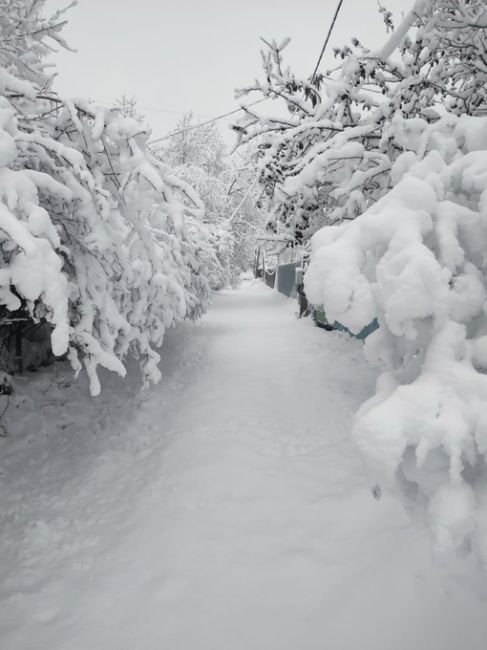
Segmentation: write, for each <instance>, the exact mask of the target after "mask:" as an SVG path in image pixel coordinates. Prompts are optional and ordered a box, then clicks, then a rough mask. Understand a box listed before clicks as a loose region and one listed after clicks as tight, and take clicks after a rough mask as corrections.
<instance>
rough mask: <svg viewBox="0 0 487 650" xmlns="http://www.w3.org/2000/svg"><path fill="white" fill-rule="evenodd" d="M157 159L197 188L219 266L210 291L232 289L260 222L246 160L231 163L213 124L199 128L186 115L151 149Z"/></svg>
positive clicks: (249, 255)
mask: <svg viewBox="0 0 487 650" xmlns="http://www.w3.org/2000/svg"><path fill="white" fill-rule="evenodd" d="M156 155H157V157H158V158H159V159H160V160H164V161H168V162H169V163H170V164H171V165H172V166H173V167H174V171H175V173H176V174H177V175H178V176H179V177H180V178H182V179H184V180H185V181H186V182H187V183H189V184H190V185H191V186H192V187H194V188H195V189H196V191H197V192H198V195H199V196H200V198H201V201H202V203H203V205H204V207H205V223H206V224H207V225H208V226H209V228H210V232H211V234H210V239H211V243H212V246H213V248H214V251H215V253H216V257H217V259H218V261H219V268H215V269H214V271H213V273H212V274H211V286H212V287H213V288H214V289H220V288H223V287H224V286H235V285H237V284H238V281H239V277H240V275H241V273H242V271H244V270H246V269H247V268H249V266H250V263H251V259H252V256H253V250H254V245H255V237H256V233H257V232H258V229H259V228H258V223H259V221H260V220H261V219H260V210H259V209H258V208H257V207H256V205H255V203H256V195H255V193H253V192H251V187H250V186H251V184H252V183H253V179H252V177H251V174H249V173H248V171H249V168H251V167H252V164H251V161H250V160H249V159H248V158H245V156H244V160H243V161H242V159H241V158H239V160H238V161H237V160H233V159H232V158H231V157H230V156H229V155H228V153H227V151H226V148H225V145H224V143H223V139H222V136H221V134H220V132H219V130H218V128H217V126H216V125H215V123H211V124H204V125H203V126H201V127H199V125H198V123H197V122H195V120H194V116H193V115H192V114H191V113H190V114H188V115H185V116H184V117H183V118H182V119H181V120H180V121H179V122H178V124H177V125H176V127H175V129H174V131H173V132H172V133H171V134H170V137H169V138H168V139H167V140H166V141H164V143H163V144H162V146H159V147H157V148H156ZM241 163H242V164H241ZM237 165H240V166H237ZM249 189H250V191H249Z"/></svg>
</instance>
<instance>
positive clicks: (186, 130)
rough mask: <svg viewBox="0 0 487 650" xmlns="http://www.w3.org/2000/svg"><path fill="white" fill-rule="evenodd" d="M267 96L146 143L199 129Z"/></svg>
mask: <svg viewBox="0 0 487 650" xmlns="http://www.w3.org/2000/svg"><path fill="white" fill-rule="evenodd" d="M267 99H268V98H267V97H264V98H263V99H258V100H257V101H256V102H252V103H251V104H248V105H247V106H241V107H240V108H236V109H235V110H233V111H229V112H228V113H223V114H222V115H217V116H216V117H213V118H211V120H206V122H200V123H199V124H195V125H194V126H190V127H188V128H187V129H181V131H175V132H174V133H168V134H167V135H163V136H162V138H156V139H155V140H151V141H150V142H148V143H147V144H149V145H151V144H157V143H158V142H162V141H163V140H167V139H168V138H173V137H174V136H176V135H181V134H182V133H188V132H189V131H194V130H195V129H200V128H201V127H202V126H207V125H208V124H213V123H214V122H218V120H222V119H223V118H224V117H228V116H229V115H235V113H239V112H240V111H245V109H246V108H249V107H250V106H255V105H256V104H261V103H262V102H265V101H267Z"/></svg>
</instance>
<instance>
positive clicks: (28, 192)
mask: <svg viewBox="0 0 487 650" xmlns="http://www.w3.org/2000/svg"><path fill="white" fill-rule="evenodd" d="M43 4H44V3H43V2H42V1H41V0H34V1H32V0H17V1H15V2H3V3H2V12H1V23H0V27H1V35H2V38H1V40H0V64H1V68H0V81H1V83H0V257H1V266H2V269H1V272H0V299H1V302H2V304H3V305H5V307H6V309H8V310H10V311H15V310H18V309H23V310H24V311H26V312H28V313H29V314H30V315H31V317H32V318H33V319H34V320H39V319H45V320H46V321H48V322H49V323H50V324H51V326H52V335H51V341H52V349H53V352H54V354H55V355H58V356H59V355H63V354H66V353H67V355H68V357H69V359H70V361H71V363H72V365H73V367H74V368H76V369H77V370H79V369H80V368H81V367H82V365H84V367H85V368H86V371H87V372H88V375H89V377H90V385H91V390H92V392H93V394H97V393H98V392H99V390H100V386H99V381H98V377H97V367H98V366H100V365H102V366H104V367H106V368H108V369H110V370H114V371H116V372H118V373H119V374H121V375H124V374H125V368H124V365H123V360H124V358H125V356H126V355H127V354H135V355H136V356H138V357H139V358H140V365H141V369H142V373H143V378H144V383H145V384H147V383H148V382H150V381H157V379H158V378H159V375H160V373H159V370H158V369H157V362H158V360H159V356H158V354H157V352H156V348H157V347H158V346H159V345H160V344H161V342H162V338H163V335H164V332H165V330H166V328H167V327H169V326H170V325H172V324H173V323H174V322H175V321H176V320H178V319H181V318H184V317H188V316H189V317H195V316H197V315H199V314H200V313H201V311H202V310H204V308H205V306H206V305H207V304H208V302H209V300H210V297H211V287H210V280H209V278H208V275H209V272H208V269H209V268H210V267H211V266H212V265H214V264H215V263H216V262H215V255H214V252H213V249H212V247H211V243H210V233H209V232H208V228H207V226H205V224H204V223H203V217H204V209H203V205H202V203H201V200H200V199H199V197H198V196H197V194H196V192H194V190H193V189H192V188H191V187H190V186H189V185H188V184H187V183H185V182H184V181H183V180H181V179H179V178H178V177H177V176H176V175H174V173H173V172H172V170H171V169H170V168H169V166H168V165H165V164H163V163H162V162H160V161H158V160H157V159H156V158H154V157H153V156H152V155H151V154H150V153H149V151H148V149H147V146H146V142H147V139H148V136H149V133H148V131H147V129H146V128H145V127H144V126H143V125H141V123H140V122H139V121H137V120H135V119H131V118H128V117H123V116H122V115H121V114H120V110H119V109H117V108H116V107H115V108H110V109H106V108H102V107H99V106H96V105H95V104H93V103H91V102H88V101H83V100H76V101H72V100H66V99H62V98H60V97H59V96H57V95H56V93H55V92H54V91H53V89H52V76H49V74H48V71H49V70H50V68H46V66H45V64H44V62H43V57H44V55H45V54H46V53H47V52H48V51H50V47H49V45H48V43H49V41H51V42H54V43H55V44H58V45H64V42H63V40H62V38H61V36H60V33H59V32H60V30H61V28H62V26H63V24H64V22H63V20H61V17H62V15H63V13H62V12H57V13H56V14H54V16H53V17H52V18H50V19H45V18H43V16H42V9H43Z"/></svg>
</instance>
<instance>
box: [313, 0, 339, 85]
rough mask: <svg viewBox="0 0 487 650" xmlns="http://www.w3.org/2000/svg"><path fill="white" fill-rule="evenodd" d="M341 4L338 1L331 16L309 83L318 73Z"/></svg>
mask: <svg viewBox="0 0 487 650" xmlns="http://www.w3.org/2000/svg"><path fill="white" fill-rule="evenodd" d="M342 4H343V0H338V5H337V8H336V10H335V15H334V16H333V20H332V21H331V25H330V29H329V30H328V34H327V35H326V38H325V42H324V43H323V47H322V48H321V52H320V56H319V58H318V61H317V63H316V66H315V69H314V72H313V74H312V75H311V83H312V82H313V81H314V78H315V76H316V73H317V72H318V68H319V67H320V63H321V59H322V58H323V54H324V53H325V50H326V46H327V45H328V41H329V40H330V36H331V33H332V31H333V28H334V27H335V23H336V19H337V18H338V14H339V13H340V9H341V8H342Z"/></svg>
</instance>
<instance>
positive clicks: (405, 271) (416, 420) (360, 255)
mask: <svg viewBox="0 0 487 650" xmlns="http://www.w3.org/2000/svg"><path fill="white" fill-rule="evenodd" d="M428 11H429V13H428ZM426 19H428V20H429V23H427V25H428V24H429V26H430V29H429V31H428V30H427V29H426V30H425V33H424V38H425V41H427V42H429V43H430V44H436V46H437V47H440V49H441V44H442V43H443V42H444V43H446V44H449V46H450V47H451V48H452V49H451V51H450V54H449V55H448V56H447V54H448V51H446V53H445V51H443V50H442V56H444V57H445V58H443V59H438V60H435V57H434V55H433V61H432V64H431V69H432V70H433V72H434V73H438V74H437V76H436V78H437V79H440V80H441V82H442V84H443V88H444V92H443V95H444V103H443V107H441V108H440V111H439V113H440V115H441V117H439V119H438V118H435V119H434V120H431V119H430V120H428V117H429V116H428V115H425V117H424V118H421V117H414V118H409V119H408V118H407V116H405V115H404V112H403V111H401V110H396V111H395V112H393V113H391V114H390V115H389V116H388V118H387V120H386V121H385V122H384V124H383V127H382V139H381V144H380V146H381V147H382V148H383V149H384V150H387V149H390V148H392V149H393V150H395V151H396V152H397V154H396V156H394V159H393V161H391V163H392V164H391V166H390V172H389V174H388V176H389V180H388V183H387V187H386V188H385V191H384V192H382V194H383V196H382V197H378V200H377V201H375V202H374V203H373V204H372V205H370V206H369V207H368V208H367V209H366V210H365V211H364V212H363V214H361V215H360V216H358V217H357V218H356V219H355V220H354V221H352V222H351V223H341V224H337V225H334V226H330V227H327V228H324V229H323V230H321V231H320V232H318V233H317V234H316V235H315V236H314V238H313V241H312V250H313V253H312V261H311V265H310V268H309V271H308V273H307V275H306V279H305V286H306V291H307V294H308V296H309V297H310V299H311V300H312V301H313V302H315V303H317V304H320V303H323V304H324V305H325V309H326V311H327V314H329V316H330V318H332V319H336V320H338V321H339V322H341V323H343V324H345V325H346V326H347V327H349V328H350V329H351V330H352V331H359V330H360V329H361V328H362V327H364V326H365V325H367V324H368V323H370V322H371V321H372V320H373V319H374V318H377V319H378V321H379V324H380V328H379V329H378V330H377V331H376V332H375V333H374V334H372V335H371V336H370V337H369V338H368V339H367V341H366V344H365V353H366V355H367V358H368V359H369V360H370V361H371V362H372V363H374V364H376V365H377V366H378V367H379V368H380V369H381V374H380V377H379V380H378V384H377V392H376V395H375V396H374V397H373V398H371V399H370V400H369V401H368V402H366V403H365V404H364V405H363V406H362V408H361V409H360V410H359V412H358V413H357V415H356V418H355V425H354V436H355V439H356V441H357V443H358V445H359V446H360V448H361V449H362V450H363V452H364V454H365V456H366V458H367V459H368V461H369V463H370V466H371V468H372V469H373V470H374V471H376V472H377V473H378V474H379V476H386V477H389V478H393V477H395V478H397V479H398V481H399V483H400V485H401V486H402V488H403V489H404V492H405V494H407V495H408V496H414V497H418V496H419V497H420V498H421V499H424V500H425V503H426V508H427V512H428V515H429V520H430V525H431V529H432V533H433V536H434V542H435V548H436V549H437V551H439V552H443V553H445V554H449V553H451V552H454V551H458V550H460V549H465V548H469V547H470V545H471V544H472V541H474V540H475V535H472V534H473V533H474V532H475V530H476V498H477V490H478V486H479V485H480V484H481V482H482V477H483V476H484V477H485V462H486V458H487V457H486V452H487V437H486V431H487V428H486V426H487V419H486V413H487V374H486V372H487V355H486V352H487V290H486V287H487V275H486V270H487V265H486V259H487V258H486V253H485V251H486V250H487V222H486V217H487V118H486V117H482V115H483V114H485V113H486V112H487V105H486V104H485V101H484V100H483V99H482V93H483V88H481V87H477V85H476V80H475V76H472V75H471V74H470V73H469V72H468V71H467V72H465V70H466V69H467V67H468V64H469V63H471V61H472V59H471V54H470V52H471V49H472V47H474V46H475V47H476V48H477V50H478V51H480V50H479V47H480V44H479V38H480V40H481V45H482V47H483V56H484V57H485V53H486V52H487V37H486V33H485V28H483V29H480V28H479V29H476V30H475V33H476V38H472V37H471V30H472V27H471V25H472V24H474V23H475V24H476V25H482V24H483V23H482V21H485V20H487V8H485V6H482V4H481V3H475V2H472V3H461V2H451V1H450V2H438V3H430V4H429V5H428V6H427V12H426V14H425V15H424V16H423V19H422V20H420V22H425V21H426ZM462 21H465V23H468V25H467V26H466V27H465V28H464V29H462V28H459V29H457V26H458V25H460V24H464V23H462ZM462 38H465V39H467V40H465V41H464V42H465V46H464V48H462V47H461V46H460V45H459V43H461V42H462ZM464 54H465V58H466V59H465V60H466V65H464V61H463V58H462V57H463V55H464ZM425 56H426V55H425ZM428 56H431V51H429V53H428ZM481 61H482V57H481V58H480V59H475V65H480V66H482V65H483V64H482V63H480V62H481ZM483 71H484V74H485V72H486V71H487V68H485V67H484V69H483ZM457 72H458V74H460V73H462V72H465V75H464V76H465V79H464V82H462V83H460V82H459V77H457V76H455V74H456V73H457ZM433 78H435V74H434V75H433ZM416 81H418V79H416ZM409 83H410V84H411V85H413V83H414V80H413V79H411V78H410V79H409ZM469 84H470V86H471V85H472V84H473V85H474V86H475V87H474V88H472V87H469ZM419 86H420V87H421V84H419ZM424 88H426V89H428V83H427V82H425V84H424ZM391 94H393V92H392V91H391ZM416 94H417V96H418V97H421V89H420V88H419V89H417V91H416ZM452 94H454V95H458V97H453V98H452ZM474 97H476V99H475V100H473V98H474ZM467 104H468V105H469V106H471V108H472V110H471V111H470V112H471V115H467V114H465V112H466V111H465V108H466V105H467ZM462 113H463V114H462Z"/></svg>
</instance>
